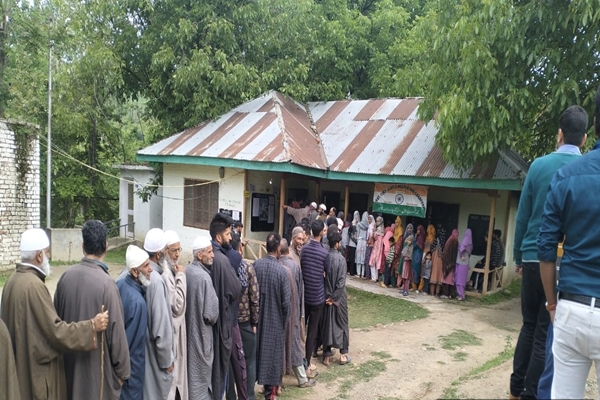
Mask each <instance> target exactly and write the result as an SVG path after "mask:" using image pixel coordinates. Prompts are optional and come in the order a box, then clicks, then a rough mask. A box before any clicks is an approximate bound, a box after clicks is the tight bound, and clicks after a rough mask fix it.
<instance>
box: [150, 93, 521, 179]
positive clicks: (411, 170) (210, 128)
mask: <svg viewBox="0 0 600 400" xmlns="http://www.w3.org/2000/svg"><path fill="white" fill-rule="evenodd" d="M420 101H421V99H420V98H407V99H372V100H341V101H329V102H313V103H309V104H308V105H307V106H304V105H302V104H300V103H297V102H295V101H294V100H292V99H290V98H289V97H287V96H285V95H282V94H281V93H278V92H275V91H271V92H269V93H266V94H265V95H263V96H260V97H259V98H257V99H254V100H252V101H249V102H247V103H245V104H242V105H240V106H239V107H236V108H235V109H233V110H231V111H230V112H228V113H226V114H224V115H223V116H221V117H220V118H218V119H216V120H214V121H207V122H205V123H203V124H201V125H198V126H197V127H194V128H190V129H188V130H186V131H184V132H181V133H179V134H177V135H174V136H172V137H170V138H167V139H165V140H162V141H160V142H158V143H156V144H154V145H152V146H150V147H147V148H145V149H143V150H141V151H140V152H139V153H138V154H141V155H154V156H161V155H174V156H197V157H211V158H226V159H237V160H246V161H258V162H273V163H293V164H297V165H301V166H304V167H310V168H315V169H320V170H330V171H335V172H344V173H358V174H369V175H396V176H417V177H419V176H420V177H434V178H445V179H464V178H469V179H482V180H522V179H523V178H524V175H525V173H526V172H527V169H528V167H527V164H526V163H525V162H524V161H523V160H522V159H521V157H519V155H518V154H517V153H515V152H514V151H506V152H499V154H498V156H497V157H495V158H494V159H493V160H492V161H491V162H489V163H486V164H477V165H475V166H473V167H472V168H470V169H469V170H467V171H464V172H463V173H460V172H459V171H458V170H457V169H455V168H454V167H453V166H452V165H450V164H448V163H447V162H445V161H444V159H443V158H442V151H441V150H440V149H439V148H438V147H437V146H436V144H435V136H436V134H437V132H438V129H437V128H436V126H435V122H434V121H429V122H424V121H421V120H419V119H418V118H417V110H418V106H419V102H420Z"/></svg>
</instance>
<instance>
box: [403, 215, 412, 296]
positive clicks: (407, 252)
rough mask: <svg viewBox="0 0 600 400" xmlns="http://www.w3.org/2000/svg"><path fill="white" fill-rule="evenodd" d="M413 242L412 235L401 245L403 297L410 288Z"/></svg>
mask: <svg viewBox="0 0 600 400" xmlns="http://www.w3.org/2000/svg"><path fill="white" fill-rule="evenodd" d="M408 226H410V224H409V225H407V226H406V231H407V232H408ZM414 241H415V237H414V236H413V235H410V234H409V235H408V236H406V238H405V239H404V244H403V245H402V253H401V254H402V264H403V265H402V274H401V277H402V288H401V289H400V293H402V295H403V296H408V289H409V287H410V281H411V280H412V260H413V249H414Z"/></svg>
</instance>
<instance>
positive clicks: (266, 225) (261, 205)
mask: <svg viewBox="0 0 600 400" xmlns="http://www.w3.org/2000/svg"><path fill="white" fill-rule="evenodd" d="M273 229H275V196H273V195H271V194H267V193H252V215H251V218H250V230H251V231H252V232H266V231H272V230H273Z"/></svg>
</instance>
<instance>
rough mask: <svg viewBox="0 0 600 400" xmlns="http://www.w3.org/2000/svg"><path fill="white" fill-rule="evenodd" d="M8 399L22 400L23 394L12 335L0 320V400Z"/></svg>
mask: <svg viewBox="0 0 600 400" xmlns="http://www.w3.org/2000/svg"><path fill="white" fill-rule="evenodd" d="M3 396H4V397H3ZM8 399H12V400H21V393H20V392H19V380H18V379H17V366H16V365H15V353H14V351H13V347H12V341H11V340H10V333H8V329H6V324H5V323H4V321H2V319H0V400H8Z"/></svg>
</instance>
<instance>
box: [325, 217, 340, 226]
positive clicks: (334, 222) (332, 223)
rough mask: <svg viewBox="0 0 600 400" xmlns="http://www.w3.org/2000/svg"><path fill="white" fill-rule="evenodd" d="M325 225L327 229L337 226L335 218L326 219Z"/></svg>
mask: <svg viewBox="0 0 600 400" xmlns="http://www.w3.org/2000/svg"><path fill="white" fill-rule="evenodd" d="M325 225H327V227H329V226H330V225H337V218H336V217H327V219H326V220H325Z"/></svg>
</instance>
